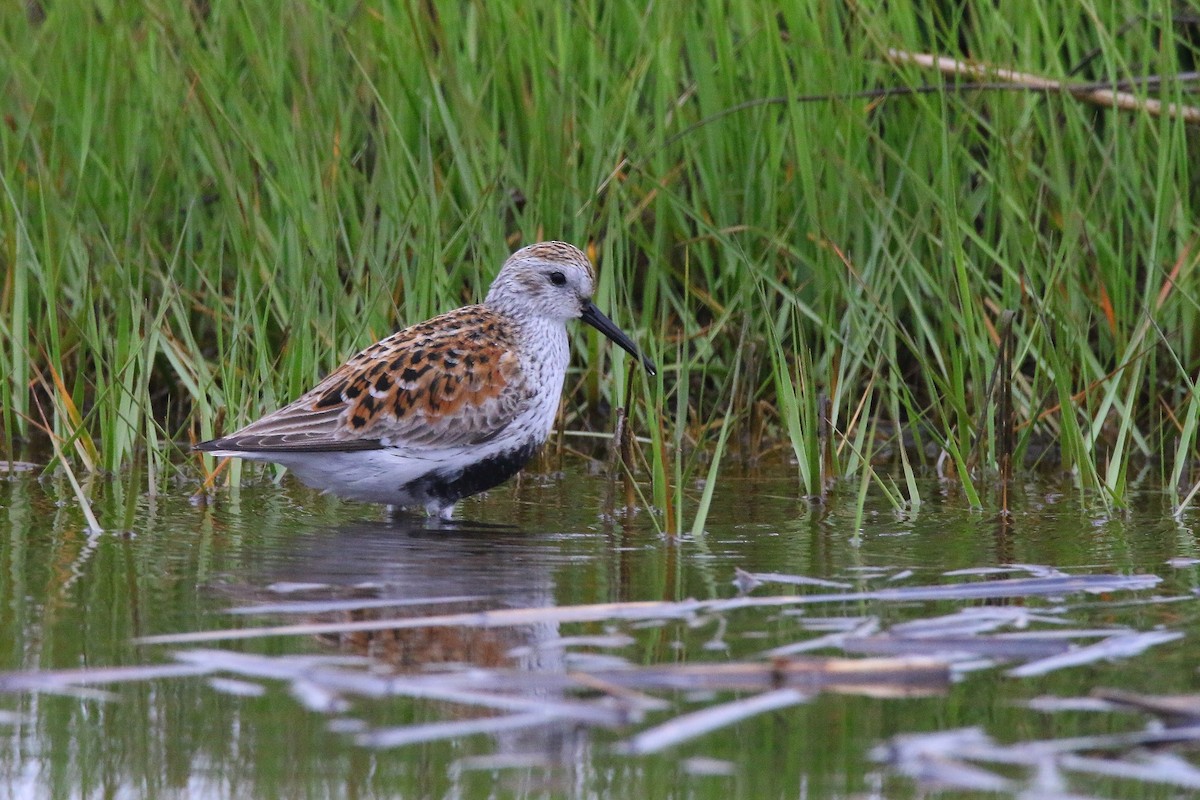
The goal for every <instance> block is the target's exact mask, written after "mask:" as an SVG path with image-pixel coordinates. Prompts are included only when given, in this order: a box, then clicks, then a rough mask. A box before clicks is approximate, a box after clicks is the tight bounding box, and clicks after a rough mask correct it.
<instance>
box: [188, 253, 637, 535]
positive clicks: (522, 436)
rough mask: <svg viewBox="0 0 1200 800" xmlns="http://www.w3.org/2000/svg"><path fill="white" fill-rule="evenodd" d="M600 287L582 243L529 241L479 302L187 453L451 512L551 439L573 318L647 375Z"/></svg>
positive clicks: (361, 357) (338, 491) (366, 353)
mask: <svg viewBox="0 0 1200 800" xmlns="http://www.w3.org/2000/svg"><path fill="white" fill-rule="evenodd" d="M594 289H595V273H594V272H593V270H592V265H591V262H589V261H588V259H587V256H585V255H584V254H583V252H582V251H580V250H579V248H577V247H575V246H573V245H570V244H567V243H566V242H541V243H540V244H534V245H530V246H529V247H524V248H522V249H520V250H518V251H517V252H515V253H513V254H512V255H511V256H509V258H508V260H507V261H505V262H504V266H503V267H501V268H500V273H499V274H498V275H497V276H496V280H495V281H493V282H492V287H491V289H489V290H488V294H487V298H486V299H485V300H484V301H483V303H482V304H479V305H471V306H464V307H462V308H459V309H455V310H454V311H449V312H447V313H445V314H442V315H441V316H437V317H434V318H433V319H431V320H428V321H426V322H421V323H418V324H416V325H413V326H411V327H408V328H405V329H404V330H402V331H399V332H397V333H394V334H392V335H391V336H389V337H387V338H386V339H384V340H382V341H380V342H377V343H375V344H373V345H371V346H370V347H368V348H367V349H366V350H363V351H362V352H361V353H359V354H358V355H356V356H354V357H353V358H351V359H350V360H349V361H347V362H346V363H345V364H343V365H342V366H341V367H339V368H338V369H336V370H334V371H333V372H332V373H330V375H329V376H328V377H326V378H325V379H324V380H323V381H321V382H320V383H319V384H317V386H316V387H315V388H313V389H312V390H311V391H309V392H307V393H305V394H304V395H303V396H301V397H300V398H299V399H297V400H295V401H294V402H292V403H290V404H289V405H286V406H284V407H283V408H281V409H279V410H278V411H275V412H273V413H271V414H268V415H267V416H265V417H263V418H262V419H259V420H257V421H256V422H252V423H250V424H249V425H247V426H246V427H244V428H242V429H241V430H239V431H237V432H236V433H232V434H230V435H229V436H225V437H222V438H220V439H213V440H211V441H207V442H202V443H200V444H198V445H196V447H195V449H196V450H201V451H204V452H207V453H212V454H213V455H216V456H234V457H237V458H245V459H249V460H251V461H268V462H274V463H276V464H282V465H283V466H285V467H287V468H288V469H289V470H290V471H291V472H293V473H295V475H296V477H297V478H299V479H300V480H301V481H303V482H304V483H306V484H308V485H309V486H311V487H313V488H316V489H322V490H324V491H326V492H329V493H331V494H335V495H338V496H339V497H345V498H347V499H350V500H360V501H364V502H368V503H384V504H386V505H388V506H389V507H391V510H393V511H395V510H397V509H401V508H414V507H415V508H423V509H424V510H425V511H426V513H428V514H430V515H431V516H435V515H436V516H439V517H441V518H442V519H449V518H450V516H451V514H452V513H453V510H454V504H455V503H457V502H458V501H459V500H461V499H463V498H464V497H469V496H470V495H473V494H477V493H478V492H482V491H485V490H487V489H491V488H492V487H494V486H498V485H499V484H501V483H503V482H504V481H506V480H508V479H509V478H511V477H512V476H513V475H516V474H517V472H519V471H520V469H521V468H522V467H523V466H525V463H526V462H528V461H529V459H530V458H532V457H533V455H534V453H536V452H537V450H538V448H539V447H541V445H542V444H543V443H544V442H545V441H546V438H547V437H548V436H549V435H550V429H551V428H552V427H553V426H554V417H555V414H556V413H557V411H558V403H559V396H560V395H561V394H562V385H563V378H564V376H565V375H566V371H567V362H568V360H569V356H570V347H569V343H568V340H567V322H569V321H570V320H572V319H582V320H583V321H584V322H586V323H588V324H589V325H591V326H592V327H594V328H596V329H597V330H599V331H600V332H601V333H603V334H604V335H605V336H607V337H608V338H609V339H611V340H612V341H614V342H616V343H617V344H618V345H620V346H621V347H622V348H623V349H625V350H626V351H627V352H628V353H629V354H630V355H632V356H634V357H635V358H638V359H640V360H641V362H642V365H643V366H644V367H645V368H646V371H647V372H648V373H650V374H651V375H653V374H655V367H654V364H653V363H652V362H651V361H650V359H648V358H646V357H645V356H644V355H642V354H641V353H640V352H639V351H638V349H637V346H636V345H634V343H633V341H632V340H630V338H629V337H628V336H626V335H625V334H624V333H623V332H622V331H621V329H620V328H618V327H617V326H616V324H615V323H614V322H613V321H612V320H610V319H609V318H608V317H606V316H604V314H603V313H601V312H600V309H598V308H596V306H595V304H594V303H592V292H593V291H594Z"/></svg>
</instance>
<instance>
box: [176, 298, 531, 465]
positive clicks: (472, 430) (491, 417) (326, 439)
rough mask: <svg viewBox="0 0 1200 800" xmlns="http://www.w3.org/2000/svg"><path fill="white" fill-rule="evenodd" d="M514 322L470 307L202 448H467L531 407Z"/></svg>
mask: <svg viewBox="0 0 1200 800" xmlns="http://www.w3.org/2000/svg"><path fill="white" fill-rule="evenodd" d="M513 339H514V337H513V335H512V331H511V329H510V328H509V326H508V323H507V321H506V320H504V319H503V318H501V317H499V316H498V315H497V314H496V313H495V312H493V311H491V310H489V309H487V308H486V307H484V306H466V307H465V308H460V309H457V310H455V311H451V312H449V313H447V314H443V315H442V316H440V317H435V318H434V319H431V320H429V321H428V322H423V323H420V324H419V325H414V326H412V327H410V328H405V329H404V330H402V331H399V332H398V333H395V334H393V335H392V336H389V337H388V338H386V339H384V340H383V341H380V342H378V343H376V344H374V345H371V346H370V347H368V348H367V349H366V350H363V351H362V352H361V353H359V354H358V355H356V356H354V357H353V358H351V359H350V360H349V361H347V362H346V363H345V364H343V365H342V366H341V367H339V368H338V369H337V370H335V371H334V372H332V373H331V374H330V375H328V376H327V377H326V378H325V380H323V381H321V383H320V384H318V385H317V386H316V387H315V388H314V389H312V390H311V391H309V392H307V393H306V394H304V395H303V396H302V397H300V398H299V399H298V400H296V401H295V402H293V403H291V404H289V405H287V406H285V407H283V408H281V409H279V410H278V411H276V412H274V413H272V414H268V415H267V416H265V417H263V418H262V419H260V420H258V421H256V422H253V423H251V424H250V425H247V426H246V427H245V428H242V429H241V430H239V431H237V432H236V433H233V434H231V435H229V436H226V437H224V438H222V439H214V440H212V441H210V442H204V443H203V444H201V445H198V449H200V450H210V451H242V452H264V453H265V452H304V451H344V450H364V449H375V448H380V447H396V448H399V449H401V450H404V449H410V448H411V449H413V450H417V451H420V450H429V449H441V448H453V447H462V446H469V445H472V444H477V443H480V442H485V441H488V440H490V439H493V438H495V437H496V436H498V435H500V434H501V433H503V431H504V430H505V429H506V428H507V427H509V425H510V423H511V422H512V420H513V419H514V418H516V417H517V416H519V414H520V412H521V411H522V409H523V408H524V406H525V404H526V403H528V401H529V398H530V396H531V393H530V392H529V391H528V387H526V386H524V385H523V381H522V375H521V370H520V361H519V359H518V358H517V354H516V351H515V348H514V340H513Z"/></svg>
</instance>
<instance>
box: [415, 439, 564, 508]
mask: <svg viewBox="0 0 1200 800" xmlns="http://www.w3.org/2000/svg"><path fill="white" fill-rule="evenodd" d="M539 447H541V444H540V443H539V442H530V443H529V444H526V445H524V446H522V447H518V448H516V449H513V450H506V451H504V452H503V453H497V454H496V455H494V456H488V457H487V458H485V459H482V460H480V461H476V462H475V463H474V464H469V465H467V466H465V467H463V468H461V469H455V470H438V471H435V472H431V473H429V474H428V475H424V476H422V477H420V478H417V479H416V480H415V481H413V482H412V483H410V484H408V485H407V486H405V487H404V490H405V491H406V492H408V493H410V494H412V496H413V497H417V498H420V499H421V502H428V501H429V500H435V501H438V502H439V503H443V504H446V505H449V504H452V503H457V502H458V501H459V500H461V499H463V498H464V497H470V496H471V495H473V494H479V493H480V492H486V491H487V490H488V489H491V488H492V487H494V486H499V485H500V484H502V483H504V482H505V481H506V480H508V479H509V478H511V477H512V476H513V475H516V474H517V473H518V472H520V471H521V467H523V466H525V465H526V464H527V463H529V459H531V458H533V455H534V453H536V452H537V451H538V448H539Z"/></svg>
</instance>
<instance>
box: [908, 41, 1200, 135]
mask: <svg viewBox="0 0 1200 800" xmlns="http://www.w3.org/2000/svg"><path fill="white" fill-rule="evenodd" d="M887 55H888V58H890V59H891V60H892V61H893V62H896V63H898V64H916V65H918V66H921V67H932V68H934V69H937V70H939V71H940V72H942V73H943V74H945V75H966V76H968V77H971V78H983V79H987V80H997V79H998V80H1002V81H1007V82H1009V83H1011V84H1013V85H1014V86H1024V87H1027V88H1029V89H1036V90H1038V91H1043V92H1045V91H1060V92H1063V93H1064V94H1069V95H1071V96H1072V97H1076V98H1078V99H1080V100H1084V101H1087V102H1089V103H1094V104H1096V105H1099V106H1106V107H1108V108H1125V109H1132V110H1137V111H1144V112H1146V113H1147V114H1153V115H1154V116H1163V115H1165V116H1168V117H1172V118H1178V119H1182V120H1183V121H1184V122H1188V123H1191V124H1193V125H1196V124H1200V108H1196V107H1195V106H1185V105H1180V104H1178V103H1164V102H1162V101H1161V100H1149V99H1143V98H1141V97H1138V96H1137V95H1135V94H1133V93H1131V92H1121V91H1117V90H1115V89H1097V88H1096V87H1095V86H1086V87H1079V86H1072V85H1071V84H1070V83H1064V82H1062V81H1056V80H1053V79H1052V78H1043V77H1042V76H1040V75H1032V74H1030V73H1028V72H1017V71H1016V70H1011V69H1004V68H1003V67H992V66H988V65H985V64H969V63H967V62H966V61H959V60H958V59H956V58H946V57H945V56H934V55H930V54H929V53H910V52H908V51H906V50H896V49H889V50H888V51H887Z"/></svg>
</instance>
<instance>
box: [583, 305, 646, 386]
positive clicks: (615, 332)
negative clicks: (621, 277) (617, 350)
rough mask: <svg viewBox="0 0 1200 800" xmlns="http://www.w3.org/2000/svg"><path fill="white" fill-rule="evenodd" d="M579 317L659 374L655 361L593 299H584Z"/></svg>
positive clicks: (644, 365)
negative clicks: (644, 353) (643, 353)
mask: <svg viewBox="0 0 1200 800" xmlns="http://www.w3.org/2000/svg"><path fill="white" fill-rule="evenodd" d="M579 318H580V319H581V320H583V321H584V322H586V323H587V324H588V325H591V326H592V327H593V328H595V329H596V330H598V331H600V332H601V333H603V334H604V335H605V336H607V337H608V338H609V339H612V340H613V341H614V342H616V343H617V344H618V345H620V346H621V349H622V350H624V351H625V352H626V353H629V355H631V356H633V357H634V358H636V359H638V360H639V361H641V362H642V366H643V367H645V368H646V372H649V373H650V374H651V375H657V374H658V368H657V367H655V366H654V362H653V361H651V360H650V359H648V358H646V357H645V356H644V355H642V354H641V352H640V351H639V350H638V349H637V345H635V344H634V343H633V340H632V339H630V338H629V337H628V336H626V335H625V333H624V332H623V331H622V330H621V329H620V328H618V327H617V323H615V322H613V321H612V320H611V319H609V318H608V317H606V316H604V313H603V312H601V311H600V309H598V308H596V304H595V303H593V302H592V301H591V300H585V301H583V309H582V312H581V313H580V315H579Z"/></svg>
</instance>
